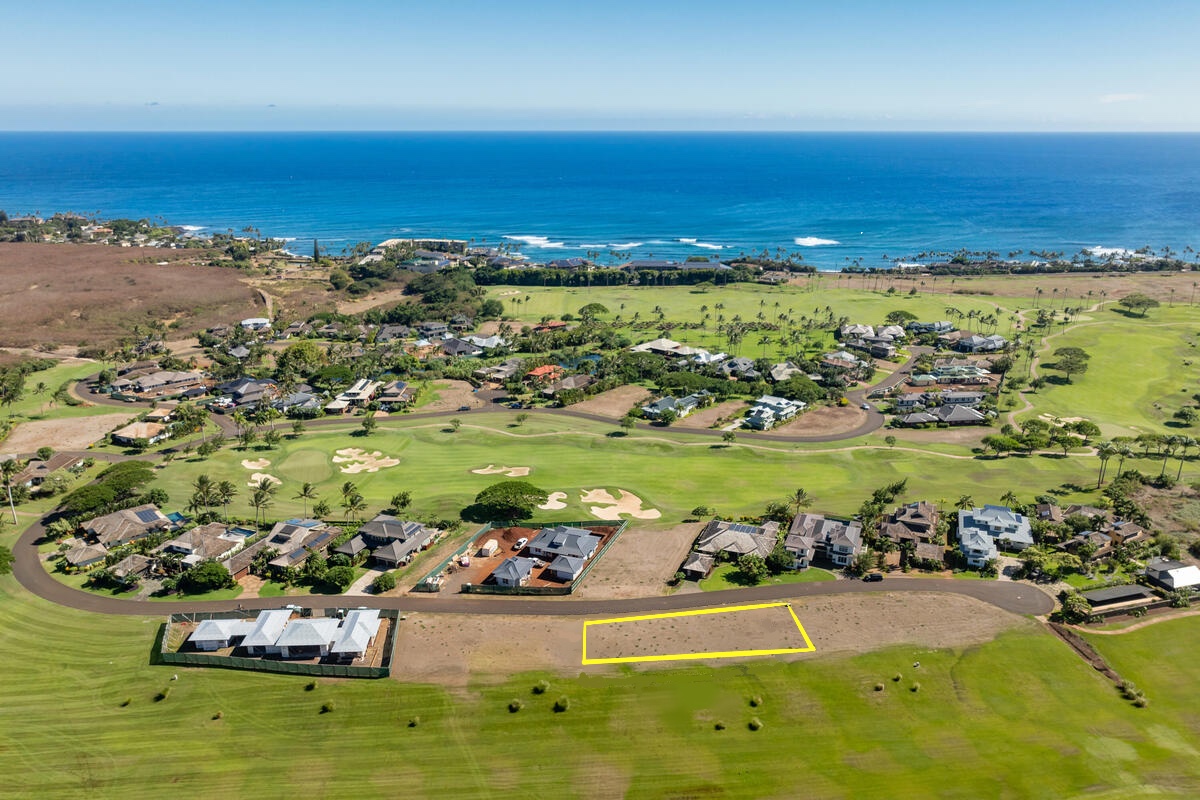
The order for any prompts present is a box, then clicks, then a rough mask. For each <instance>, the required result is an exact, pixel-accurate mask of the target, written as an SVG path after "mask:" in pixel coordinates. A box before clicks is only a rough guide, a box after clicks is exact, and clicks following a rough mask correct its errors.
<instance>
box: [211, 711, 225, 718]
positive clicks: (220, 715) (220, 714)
mask: <svg viewBox="0 0 1200 800" xmlns="http://www.w3.org/2000/svg"><path fill="white" fill-rule="evenodd" d="M212 718H213V719H224V718H225V713H224V712H223V711H218V712H217V713H215V714H213V715H212Z"/></svg>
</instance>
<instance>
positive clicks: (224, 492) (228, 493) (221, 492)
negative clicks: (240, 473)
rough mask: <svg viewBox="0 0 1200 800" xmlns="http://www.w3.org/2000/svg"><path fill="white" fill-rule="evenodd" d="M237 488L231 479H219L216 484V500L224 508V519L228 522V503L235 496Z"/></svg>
mask: <svg viewBox="0 0 1200 800" xmlns="http://www.w3.org/2000/svg"><path fill="white" fill-rule="evenodd" d="M237 493H238V488H237V486H236V485H234V483H233V481H221V482H220V483H218V484H217V488H216V500H217V502H218V503H220V504H221V507H222V508H224V509H225V521H226V522H229V504H230V503H231V502H233V498H235V497H237Z"/></svg>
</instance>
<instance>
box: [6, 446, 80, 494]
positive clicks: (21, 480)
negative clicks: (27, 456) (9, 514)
mask: <svg viewBox="0 0 1200 800" xmlns="http://www.w3.org/2000/svg"><path fill="white" fill-rule="evenodd" d="M82 462H83V459H82V458H80V457H79V456H72V455H67V454H66V453H55V454H54V455H52V456H50V458H49V459H47V460H45V461H42V460H40V459H36V458H35V459H32V460H30V462H29V463H28V464H26V465H25V469H23V470H21V471H20V472H18V473H17V474H16V475H14V476H13V479H12V485H13V486H25V487H28V488H33V487H34V486H41V485H42V484H43V483H44V482H45V480H46V478H48V477H50V476H51V475H52V474H54V473H55V472H58V471H59V470H60V469H70V468H71V467H74V466H75V465H77V464H80V463H82Z"/></svg>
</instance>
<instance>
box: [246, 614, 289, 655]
mask: <svg viewBox="0 0 1200 800" xmlns="http://www.w3.org/2000/svg"><path fill="white" fill-rule="evenodd" d="M291 618H292V610H291V609H290V608H270V609H266V610H264V611H260V612H259V613H258V617H257V618H256V619H255V620H254V625H253V627H252V628H251V629H250V631H249V633H246V634H245V638H244V639H242V644H241V646H242V647H244V648H245V649H246V652H247V653H249V654H250V655H266V654H267V653H277V652H279V649H278V648H277V647H276V646H275V643H276V642H277V641H278V640H279V637H280V635H281V634H282V633H283V631H284V628H286V627H287V624H288V622H289V621H290V620H291Z"/></svg>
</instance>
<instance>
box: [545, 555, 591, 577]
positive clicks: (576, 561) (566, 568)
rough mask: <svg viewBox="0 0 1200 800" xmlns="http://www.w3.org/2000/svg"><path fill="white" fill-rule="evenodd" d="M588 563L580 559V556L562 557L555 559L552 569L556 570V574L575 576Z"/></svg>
mask: <svg viewBox="0 0 1200 800" xmlns="http://www.w3.org/2000/svg"><path fill="white" fill-rule="evenodd" d="M586 563H587V560H586V559H583V558H580V557H579V556H567V555H561V556H556V557H555V559H554V560H553V561H551V562H550V569H552V570H554V571H555V572H565V573H568V574H570V575H574V574H575V573H577V572H579V570H581V569H583V565H584V564H586Z"/></svg>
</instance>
